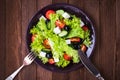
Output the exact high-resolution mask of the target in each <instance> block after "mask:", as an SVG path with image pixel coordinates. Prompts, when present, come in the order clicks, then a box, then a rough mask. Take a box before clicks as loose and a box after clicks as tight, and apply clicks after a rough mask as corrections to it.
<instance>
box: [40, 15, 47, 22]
mask: <svg viewBox="0 0 120 80" xmlns="http://www.w3.org/2000/svg"><path fill="white" fill-rule="evenodd" d="M41 19H44V20H45V21H46V20H47V19H46V18H45V17H44V16H41V17H40V18H39V20H41Z"/></svg>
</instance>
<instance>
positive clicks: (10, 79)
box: [5, 52, 36, 80]
mask: <svg viewBox="0 0 120 80" xmlns="http://www.w3.org/2000/svg"><path fill="white" fill-rule="evenodd" d="M35 58H36V55H35V54H34V53H33V52H30V53H29V54H28V55H27V56H26V57H25V58H24V60H23V64H22V66H21V67H20V68H18V69H17V70H16V71H14V72H13V73H12V74H11V75H10V76H8V77H7V78H6V79H5V80H13V79H14V78H15V76H16V75H17V74H18V72H20V70H21V69H22V68H23V67H24V66H27V65H30V64H31V63H32V62H33V61H34V59H35Z"/></svg>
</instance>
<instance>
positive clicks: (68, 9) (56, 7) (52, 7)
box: [26, 3, 95, 72]
mask: <svg viewBox="0 0 120 80" xmlns="http://www.w3.org/2000/svg"><path fill="white" fill-rule="evenodd" d="M48 10H54V11H56V10H64V11H66V12H67V13H69V14H71V15H75V16H77V17H78V18H81V20H82V21H83V22H84V25H87V26H88V29H89V30H90V39H91V44H90V45H89V47H88V48H87V51H86V52H85V53H86V56H87V57H88V58H89V57H90V56H91V54H92V52H93V50H94V46H95V29H94V26H93V23H92V22H91V20H90V18H89V17H88V16H87V15H86V14H85V13H84V12H83V11H82V10H81V9H80V8H77V7H75V6H73V5H70V4H63V3H61V4H51V5H48V6H46V7H44V8H42V9H41V10H39V11H38V12H37V13H36V14H35V15H34V16H33V18H32V19H31V21H30V22H29V25H28V29H27V33H26V43H27V47H28V50H29V52H30V51H31V47H30V45H31V43H32V40H31V37H32V34H31V33H30V30H31V29H32V28H33V26H34V25H36V24H37V23H38V21H39V20H40V17H41V16H46V15H45V14H46V12H47V11H48ZM35 62H36V63H37V64H38V65H39V66H42V67H43V68H45V69H47V70H50V71H54V72H69V71H73V70H76V69H79V68H80V67H81V66H82V63H81V62H79V63H76V64H74V63H70V64H69V65H68V66H66V67H64V68H63V67H58V66H56V65H51V64H49V63H45V64H43V62H42V60H41V59H40V58H39V57H37V58H36V59H35Z"/></svg>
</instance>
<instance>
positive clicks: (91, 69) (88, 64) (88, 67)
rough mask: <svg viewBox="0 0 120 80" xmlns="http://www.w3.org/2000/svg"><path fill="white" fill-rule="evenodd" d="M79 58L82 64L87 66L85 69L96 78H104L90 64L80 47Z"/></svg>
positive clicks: (99, 79) (100, 79)
mask: <svg viewBox="0 0 120 80" xmlns="http://www.w3.org/2000/svg"><path fill="white" fill-rule="evenodd" d="M78 53H79V56H80V59H81V62H82V64H83V65H84V66H85V67H86V68H87V70H88V71H89V72H90V73H92V74H93V75H94V76H95V77H96V78H97V79H98V80H104V78H103V77H102V76H101V74H100V72H99V71H98V69H97V68H96V67H95V66H94V65H93V64H92V62H91V61H90V59H89V58H88V57H87V56H86V55H85V53H83V51H81V50H80V49H79V50H78Z"/></svg>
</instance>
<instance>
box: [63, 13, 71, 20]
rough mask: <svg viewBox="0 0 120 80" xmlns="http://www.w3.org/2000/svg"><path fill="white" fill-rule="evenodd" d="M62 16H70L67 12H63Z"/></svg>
mask: <svg viewBox="0 0 120 80" xmlns="http://www.w3.org/2000/svg"><path fill="white" fill-rule="evenodd" d="M62 16H63V17H64V18H65V19H67V18H70V15H69V14H68V13H67V12H65V13H64V14H63V15H62Z"/></svg>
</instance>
